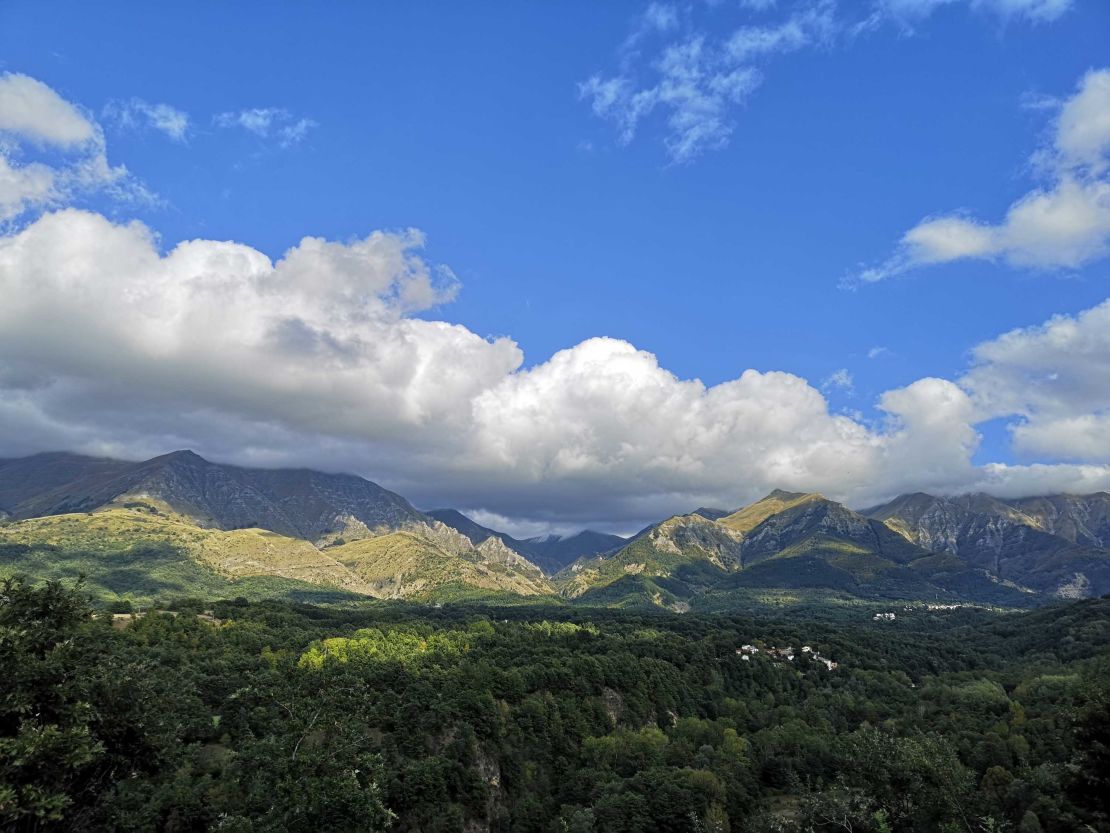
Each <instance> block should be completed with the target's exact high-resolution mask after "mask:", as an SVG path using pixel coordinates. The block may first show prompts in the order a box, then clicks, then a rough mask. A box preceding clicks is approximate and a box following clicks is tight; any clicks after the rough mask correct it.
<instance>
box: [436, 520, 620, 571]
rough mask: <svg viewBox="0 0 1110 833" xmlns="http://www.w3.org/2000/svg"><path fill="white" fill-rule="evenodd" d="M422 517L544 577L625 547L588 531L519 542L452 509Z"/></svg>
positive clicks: (616, 539) (612, 538) (617, 538)
mask: <svg viewBox="0 0 1110 833" xmlns="http://www.w3.org/2000/svg"><path fill="white" fill-rule="evenodd" d="M425 514H427V515H428V516H429V517H432V518H435V519H436V520H437V521H440V522H441V523H444V524H446V525H447V526H449V527H451V528H452V529H454V530H457V531H458V532H461V533H462V534H463V535H465V536H466V537H467V538H469V539H470V540H471V541H472V542H473V543H474V544H475V545H478V544H481V543H483V542H484V541H486V540H488V539H489V538H496V539H498V540H500V541H501V542H502V543H503V544H504V545H505V546H506V547H508V548H509V549H511V550H512V551H513V552H516V553H518V554H520V555H522V556H524V557H525V558H527V559H528V560H529V561H531V562H532V563H533V564H536V565H537V566H539V567H540V569H542V570H543V571H544V573H546V574H547V575H554V574H555V573H557V572H559V570H561V569H563V567H566V566H567V565H568V564H570V563H571V562H573V561H575V560H576V559H579V558H582V557H583V556H590V555H596V554H598V553H602V552H609V551H611V550H615V549H618V548H620V547H623V546H624V545H625V544H626V543H628V541H627V540H626V539H625V538H621V537H620V536H619V535H608V534H606V533H604V532H594V531H593V530H591V529H586V530H583V531H582V532H579V533H577V534H575V535H568V536H566V537H562V536H558V535H550V536H547V537H544V538H527V539H525V540H520V539H519V538H513V537H512V536H511V535H506V534H505V533H504V532H498V531H497V530H495V529H490V528H489V527H485V526H482V525H481V524H479V523H477V522H475V521H473V520H471V519H470V518H468V517H467V516H466V515H464V514H463V513H462V512H459V511H457V510H455V509H432V510H430V511H428V512H426V513H425Z"/></svg>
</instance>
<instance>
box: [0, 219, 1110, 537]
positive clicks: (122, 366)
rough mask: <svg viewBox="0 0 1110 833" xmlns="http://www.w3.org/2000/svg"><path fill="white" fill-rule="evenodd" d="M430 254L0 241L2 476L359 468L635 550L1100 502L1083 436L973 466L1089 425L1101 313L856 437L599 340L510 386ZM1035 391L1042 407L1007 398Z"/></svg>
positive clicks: (347, 245) (781, 381) (319, 245)
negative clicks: (754, 507) (111, 466)
mask: <svg viewBox="0 0 1110 833" xmlns="http://www.w3.org/2000/svg"><path fill="white" fill-rule="evenodd" d="M423 242H424V241H423V237H422V236H421V235H420V234H419V233H418V232H414V231H401V232H375V233H373V234H370V235H368V236H366V237H364V238H361V239H357V240H352V241H347V242H334V241H327V240H323V239H320V238H315V237H307V238H305V239H304V240H302V241H301V242H300V243H299V244H297V245H296V246H294V247H292V248H291V249H290V250H289V251H287V252H286V253H285V254H284V255H282V256H281V257H280V258H278V259H276V260H272V259H271V258H269V257H267V256H266V255H265V254H263V253H262V252H259V251H258V250H257V249H254V248H252V247H250V246H247V245H244V244H242V243H234V242H226V241H215V240H190V241H185V242H182V243H180V244H178V245H176V246H174V247H172V248H170V249H169V250H168V251H162V250H161V248H160V246H159V242H158V240H157V238H156V236H155V235H154V234H153V233H152V232H151V231H150V230H149V229H148V228H147V227H146V226H144V225H142V224H141V223H137V222H133V223H123V224H121V223H114V222H112V221H109V220H108V219H106V218H104V217H103V216H100V215H98V214H95V213H92V212H87V211H80V210H75V209H67V210H62V211H58V212H54V213H49V214H46V215H44V216H43V217H41V218H40V219H38V220H37V221H35V222H33V223H31V224H29V225H28V226H26V227H25V228H23V229H22V230H20V231H18V232H13V233H10V234H8V235H7V236H4V237H0V297H4V298H5V299H6V303H5V304H3V305H0V456H5V455H12V454H22V453H29V452H32V451H37V450H44V449H57V448H70V449H75V450H81V451H86V452H93V453H102V454H119V455H125V456H131V457H141V456H145V455H152V454H156V453H160V452H164V451H166V450H168V449H171V448H180V447H191V448H194V449H196V450H197V451H199V452H200V453H203V454H207V455H210V456H212V457H214V458H216V459H221V460H228V461H233V462H239V463H245V464H259V465H282V464H285V465H288V464H299V465H312V466H318V467H324V468H328V469H333V470H335V469H339V470H354V471H356V472H358V473H361V474H364V475H366V476H369V477H372V478H374V479H377V480H379V481H382V482H384V483H385V484H386V485H389V486H391V487H393V488H396V489H398V490H400V491H401V492H402V493H404V494H406V495H408V496H410V497H412V498H413V499H414V500H417V501H419V502H420V503H421V504H423V505H426V506H430V505H433V504H434V505H460V506H465V507H469V508H473V509H480V510H484V511H486V512H494V513H498V514H499V515H501V516H504V517H508V518H512V519H514V523H516V524H522V525H524V524H528V523H532V524H536V523H538V524H549V525H553V526H555V527H558V528H562V529H565V528H568V527H569V526H572V525H577V524H583V525H584V524H598V523H608V524H613V525H616V526H617V527H618V528H622V529H627V528H631V527H632V526H634V525H635V524H636V523H638V522H640V521H643V520H648V519H651V518H653V517H657V516H659V515H664V514H667V513H670V512H674V511H678V510H683V509H689V508H690V507H691V506H696V505H699V504H703V505H704V504H712V505H721V506H726V507H728V506H733V505H740V504H741V503H743V502H745V501H747V500H750V499H752V498H755V497H758V496H760V494H761V493H765V492H766V491H769V490H770V489H771V488H775V487H782V488H788V489H798V490H810V489H816V490H820V491H823V492H825V493H826V494H829V495H830V496H832V497H835V498H838V499H842V500H847V501H849V502H851V503H853V504H855V505H862V504H865V503H870V502H874V501H878V500H880V499H883V498H886V497H889V496H891V495H893V494H895V493H898V492H901V491H905V490H909V489H927V490H928V489H931V490H936V491H959V490H963V489H967V488H978V487H985V486H992V487H995V488H996V489H997V490H1009V491H1011V492H1013V491H1025V493H1028V490H1033V491H1036V490H1037V487H1038V485H1039V484H1049V483H1051V484H1053V485H1055V484H1057V483H1063V482H1067V483H1071V484H1073V485H1075V484H1082V485H1083V486H1091V485H1092V484H1104V485H1107V484H1110V474H1108V472H1110V467H1108V466H1106V465H1105V464H1104V462H1100V461H1106V460H1107V459H1110V454H1108V453H1107V452H1110V449H1107V447H1106V445H1105V442H1104V440H1105V437H1104V435H1101V434H1099V433H1098V432H1097V431H1092V432H1091V433H1090V438H1089V442H1090V443H1092V445H1091V448H1090V453H1089V454H1088V453H1085V454H1083V455H1082V463H1081V464H1080V465H1070V466H1069V467H1067V468H1063V469H1062V468H1060V467H1058V466H1046V467H1045V466H1042V467H1040V468H1038V467H1036V466H1025V467H1020V466H994V467H976V466H975V465H973V463H972V455H973V454H974V453H975V452H976V450H977V448H978V442H979V435H978V432H977V430H976V427H975V426H976V424H977V423H978V422H979V421H981V420H983V419H987V418H992V417H994V416H997V415H1000V414H1002V415H1005V414H1013V415H1016V416H1017V417H1018V418H1019V419H1022V420H1025V421H1026V422H1027V424H1028V425H1030V426H1037V425H1049V424H1050V422H1049V421H1048V420H1052V419H1063V418H1076V417H1082V416H1083V415H1085V414H1086V415H1092V414H1093V415H1095V416H1097V415H1098V414H1099V413H1100V411H1099V408H1103V407H1104V405H1103V404H1100V403H1103V402H1104V400H1105V398H1106V394H1105V391H1106V390H1110V380H1107V379H1104V378H1103V377H1104V376H1105V368H1106V367H1110V361H1107V360H1106V359H1105V354H1106V339H1105V335H1104V334H1105V333H1106V332H1110V327H1107V326H1102V324H1103V323H1104V322H1105V318H1106V317H1107V316H1110V312H1107V311H1106V310H1104V309H1102V308H1098V309H1096V310H1092V311H1091V312H1089V313H1086V314H1084V316H1081V317H1079V318H1076V319H1054V320H1053V321H1050V322H1048V323H1047V324H1046V325H1045V326H1044V327H1043V328H1040V329H1035V330H1030V331H1018V332H1016V333H1012V334H1007V335H1005V336H1002V337H1000V338H999V339H998V340H996V341H995V342H989V343H987V344H985V345H981V346H980V348H978V349H977V351H976V352H975V364H974V366H973V367H972V369H971V371H970V372H969V373H968V375H967V377H966V378H964V379H960V380H956V381H948V380H944V379H922V380H920V381H917V382H915V383H913V384H911V385H908V386H906V387H904V388H899V389H896V390H892V391H888V392H887V393H886V394H884V395H883V396H882V397H881V399H880V400H879V403H878V405H879V409H880V413H881V414H883V418H882V419H880V420H879V421H878V422H877V423H870V422H868V421H866V420H864V419H862V418H861V417H858V416H850V415H845V414H837V413H833V412H831V411H830V409H829V405H828V402H827V400H826V399H825V397H824V395H823V394H822V393H821V391H820V390H818V389H817V388H815V387H814V386H812V385H811V384H809V383H808V382H807V381H806V380H804V379H802V378H800V377H798V376H796V375H793V374H790V373H783V372H775V371H771V372H760V371H757V370H746V371H744V372H742V373H740V374H739V375H738V376H737V377H736V378H734V379H732V380H730V381H726V382H723V383H720V384H717V385H712V386H709V385H705V384H703V383H702V382H700V381H698V380H697V379H682V378H679V377H677V376H676V375H675V374H673V373H671V372H670V371H668V370H667V369H666V368H665V367H663V366H661V365H660V363H659V360H658V358H657V357H656V356H654V355H653V354H651V353H649V352H646V351H644V350H639V349H637V348H636V347H635V346H633V345H632V344H629V343H628V342H626V341H621V340H617V339H610V338H594V339H589V340H587V341H584V342H582V343H580V344H577V345H575V346H573V347H569V348H567V349H565V350H562V351H560V352H558V353H556V354H555V355H553V356H552V357H550V358H549V359H547V360H545V361H542V362H540V363H539V364H535V365H532V366H529V367H526V366H525V365H524V355H523V353H522V351H521V349H520V348H519V346H518V345H517V344H516V343H515V342H513V341H512V340H511V339H509V338H504V337H502V338H484V337H482V336H479V335H478V334H476V333H474V332H472V331H470V330H468V329H467V328H465V327H462V326H460V325H457V324H451V323H448V322H446V321H440V320H434V317H433V316H432V315H431V311H432V310H434V309H435V308H436V307H437V306H438V305H441V304H443V303H445V302H447V301H449V300H450V299H451V297H453V293H454V292H455V289H456V283H455V281H454V278H453V277H452V275H451V273H450V272H449V271H448V270H446V269H444V268H442V267H437V266H435V265H434V264H432V263H429V262H428V261H427V260H426V259H425V258H424V257H423V256H422V255H421V251H420V250H421V247H422V245H423ZM1107 309H1110V305H1108V307H1107ZM418 313H419V316H417V315H416V314H418ZM1029 342H1032V343H1029ZM1046 344H1047V345H1052V346H1054V350H1053V351H1050V350H1048V349H1047V348H1046ZM1076 356H1081V357H1086V358H1085V359H1084V360H1083V362H1081V363H1079V365H1077V366H1076V367H1075V369H1074V371H1069V370H1068V368H1067V363H1068V362H1069V361H1074V358H1075V357H1076ZM1100 357H1103V358H1100ZM1034 359H1036V360H1037V361H1040V362H1041V364H1039V365H1036V366H1034V367H1029V365H1030V363H1031V362H1033V361H1034ZM1084 362H1085V363H1086V366H1087V367H1088V369H1089V370H1090V371H1091V372H1093V373H1094V374H1095V375H1094V376H1093V377H1092V378H1091V379H1089V380H1085V379H1084V375H1085V374H1084V371H1083V369H1082V365H1083V363H1084ZM1100 362H1101V367H1100V364H1099V363H1100ZM1052 373H1056V374H1058V376H1057V378H1056V379H1055V380H1053V382H1052V384H1053V385H1056V386H1057V387H1055V388H1053V389H1051V390H1047V389H1046V392H1045V393H1044V394H1043V396H1039V397H1035V398H1034V397H1032V396H1031V395H1029V394H1028V393H1024V391H1027V390H1028V389H1029V387H1030V378H1033V377H1037V376H1038V375H1039V376H1042V377H1045V378H1047V377H1048V376H1049V375H1050V374H1052ZM1098 374H1101V375H1098ZM1084 386H1085V387H1084ZM1100 438H1101V439H1100ZM1016 442H1018V443H1019V445H1020V444H1021V443H1026V444H1028V442H1029V441H1027V440H1025V439H1023V438H1022V437H1021V436H1017V437H1016ZM1100 442H1101V443H1102V445H1097V444H1098V443H1100ZM1100 449H1101V450H1100ZM1056 450H1057V451H1058V448H1057V449H1056ZM1069 477H1071V480H1068V478H1069ZM517 528H523V526H520V527H517ZM537 528H538V527H537Z"/></svg>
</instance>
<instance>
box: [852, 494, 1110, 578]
mask: <svg viewBox="0 0 1110 833" xmlns="http://www.w3.org/2000/svg"><path fill="white" fill-rule="evenodd" d="M865 514H867V515H868V516H869V517H872V518H875V519H877V520H881V521H883V522H884V523H885V524H886V525H887V526H889V527H890V528H892V529H894V530H896V531H898V532H899V533H900V534H902V535H903V536H904V537H905V538H906V539H907V540H909V541H912V542H914V543H916V544H918V545H919V546H921V547H924V548H926V549H929V550H932V551H934V552H937V553H946V554H949V555H951V556H955V557H957V558H959V559H960V560H962V561H963V562H965V563H966V564H967V565H968V566H969V567H971V568H973V569H977V570H982V571H984V572H986V573H987V574H989V575H990V576H992V577H993V578H995V579H996V580H998V581H1005V582H1011V583H1013V584H1016V585H1019V586H1022V587H1026V588H1029V589H1031V590H1034V591H1036V592H1039V593H1049V594H1053V595H1060V596H1065V597H1069V596H1088V595H1100V594H1102V593H1105V592H1107V591H1110V549H1107V548H1105V547H1104V546H1103V542H1105V541H1107V539H1108V538H1110V528H1108V518H1110V495H1106V494H1105V493H1098V494H1094V495H1088V496H1084V497H1080V496H1075V495H1055V496H1050V497H1042V498H1025V499H1021V500H1015V501H1003V500H999V499H997V498H993V497H991V496H989V495H982V494H977V495H961V496H958V497H951V498H944V497H935V496H933V495H927V494H924V493H921V492H917V493H914V494H908V495H901V496H900V497H897V498H895V499H894V500H892V501H890V502H889V503H886V504H883V505H881V506H876V507H872V508H871V509H868V510H866V512H865Z"/></svg>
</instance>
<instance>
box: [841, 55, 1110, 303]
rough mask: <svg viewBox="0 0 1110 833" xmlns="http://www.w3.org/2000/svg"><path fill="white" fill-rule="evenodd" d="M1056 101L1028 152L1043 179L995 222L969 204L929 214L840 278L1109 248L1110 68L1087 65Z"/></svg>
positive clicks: (1083, 257) (1090, 256) (1088, 257)
mask: <svg viewBox="0 0 1110 833" xmlns="http://www.w3.org/2000/svg"><path fill="white" fill-rule="evenodd" d="M1042 101H1043V100H1042ZM1039 106H1040V105H1039ZM1057 109H1058V114H1057V117H1056V120H1055V124H1054V127H1055V130H1054V132H1053V138H1052V142H1051V144H1050V145H1049V146H1047V147H1045V148H1043V149H1042V150H1040V151H1039V152H1038V153H1037V154H1036V155H1035V156H1034V160H1033V162H1034V167H1035V168H1037V169H1038V170H1039V171H1040V172H1041V174H1042V175H1043V176H1044V177H1045V178H1046V179H1047V181H1048V182H1047V184H1046V185H1045V186H1043V187H1041V188H1037V189H1035V190H1033V191H1030V192H1029V193H1027V194H1026V195H1025V196H1023V197H1022V198H1021V199H1019V200H1018V201H1017V202H1015V203H1014V204H1013V205H1011V206H1010V208H1009V210H1008V211H1007V212H1006V216H1005V217H1004V218H1003V219H1002V220H1001V221H999V222H997V223H990V222H984V221H981V220H978V219H976V218H975V217H974V216H972V215H971V214H970V213H968V212H954V213H948V214H939V215H936V216H932V217H928V218H926V219H924V220H922V221H921V222H920V223H918V224H917V225H916V226H914V227H913V228H911V229H910V230H909V231H907V232H906V233H905V234H904V235H903V236H902V240H901V242H900V243H899V246H898V248H897V250H896V251H895V252H894V254H893V255H891V256H890V257H889V258H887V259H886V260H885V261H883V262H882V263H880V264H878V265H876V266H871V267H868V268H866V269H863V270H862V271H860V272H859V273H857V274H855V275H852V276H849V278H848V279H847V280H846V281H845V285H847V286H857V285H859V284H867V283H875V282H877V281H881V280H885V279H886V278H890V277H894V276H895V275H900V274H903V273H905V272H908V271H910V270H912V269H917V268H919V267H922V266H927V265H931V264H938V263H949V262H952V261H956V260H967V259H980V260H1002V261H1005V262H1006V263H1009V264H1011V265H1013V266H1022V267H1033V268H1043V269H1074V268H1078V267H1080V266H1082V265H1084V264H1086V263H1089V262H1091V261H1093V260H1096V259H1098V258H1101V257H1105V256H1106V255H1107V254H1108V253H1110V69H1100V70H1092V71H1091V72H1088V73H1087V74H1086V75H1085V76H1084V77H1083V78H1082V79H1080V82H1079V89H1078V90H1077V91H1076V93H1075V94H1074V95H1073V96H1072V97H1071V98H1069V99H1067V100H1066V101H1064V102H1063V103H1062V104H1058V105H1057Z"/></svg>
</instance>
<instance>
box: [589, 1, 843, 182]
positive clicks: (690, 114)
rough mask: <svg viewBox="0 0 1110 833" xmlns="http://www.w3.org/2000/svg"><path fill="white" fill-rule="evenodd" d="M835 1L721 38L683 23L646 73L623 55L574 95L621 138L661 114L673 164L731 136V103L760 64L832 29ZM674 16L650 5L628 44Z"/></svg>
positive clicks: (662, 28) (671, 26)
mask: <svg viewBox="0 0 1110 833" xmlns="http://www.w3.org/2000/svg"><path fill="white" fill-rule="evenodd" d="M833 10H834V4H833V3H832V2H831V0H823V1H822V2H818V3H816V4H814V5H811V6H809V7H807V8H805V9H803V10H801V11H798V12H796V13H794V14H792V15H791V16H790V17H788V18H787V19H786V20H784V21H783V22H781V23H778V24H775V25H772V26H743V27H740V28H738V29H736V30H734V31H733V32H732V33H731V34H730V35H729V36H728V37H727V38H724V39H720V38H716V39H714V38H710V37H709V36H707V35H705V34H704V33H700V32H697V31H694V30H692V29H690V28H689V27H687V31H686V32H684V33H682V36H681V37H680V38H679V39H677V40H672V41H670V42H669V43H665V44H663V45H662V47H661V48H660V50H659V52H658V54H657V56H656V57H655V59H654V60H653V61H652V62H651V64H650V67H649V68H648V70H647V71H646V72H643V71H640V70H638V69H637V67H636V61H635V60H633V59H634V58H635V57H636V56H634V55H632V56H630V55H628V54H625V55H624V58H623V59H622V64H623V65H624V66H623V68H622V70H621V71H620V72H618V73H617V74H615V75H608V76H607V75H601V74H598V75H594V76H592V77H591V78H589V79H588V80H586V81H585V82H583V83H581V84H580V85H579V90H578V91H579V95H580V96H581V97H582V98H583V99H585V100H587V101H589V102H590V106H591V108H592V109H593V112H594V113H595V114H596V115H597V116H599V117H601V118H603V119H606V120H607V121H610V122H612V123H613V124H614V125H615V126H616V127H617V130H618V138H619V141H620V142H621V143H622V144H627V143H629V142H631V141H632V139H633V138H635V136H636V132H637V129H638V128H639V126H640V124H641V122H642V121H643V120H644V119H645V118H647V117H648V116H650V115H651V114H653V113H656V112H660V113H663V114H664V120H665V122H666V126H667V131H666V138H665V139H664V144H665V146H666V149H667V153H668V155H669V156H670V157H671V159H672V160H673V161H675V162H679V163H684V162H690V161H692V160H693V159H696V158H697V157H698V156H699V155H701V154H702V153H703V152H705V151H706V150H712V149H715V148H720V147H723V146H724V145H725V144H727V143H728V140H729V137H730V136H731V135H732V131H733V129H734V124H733V120H732V116H731V112H732V109H733V108H734V107H735V106H737V105H739V104H742V103H743V102H744V101H745V100H747V98H748V97H749V96H750V95H751V93H752V92H753V91H754V90H755V89H756V88H757V87H758V86H759V84H760V82H761V81H762V79H763V73H762V70H761V69H760V63H761V62H762V61H763V60H765V59H767V58H770V57H771V56H774V55H776V54H782V53H786V52H791V51H794V50H797V49H800V48H802V47H803V46H807V45H810V44H813V43H817V42H824V41H827V40H828V39H829V38H830V37H831V36H832V35H833V34H834V31H835V27H834V25H833V16H832V15H833ZM678 28H679V24H678V17H677V14H676V13H674V12H673V10H672V12H671V13H669V14H666V15H664V14H663V13H662V12H661V11H660V10H659V7H658V5H657V4H655V5H653V6H650V7H649V9H648V13H647V14H645V16H644V18H642V19H641V20H640V21H639V23H638V24H637V27H636V29H635V30H634V36H633V37H632V38H630V39H629V41H627V42H626V44H625V47H624V51H627V49H628V47H629V43H639V41H640V40H641V39H643V38H644V37H646V36H647V35H648V34H649V33H651V32H653V31H654V32H655V33H657V34H659V33H662V34H668V35H670V34H674V33H675V30H677V29H678Z"/></svg>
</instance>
